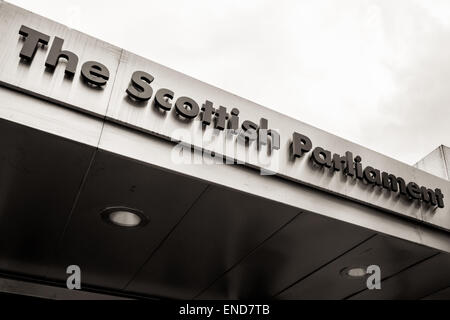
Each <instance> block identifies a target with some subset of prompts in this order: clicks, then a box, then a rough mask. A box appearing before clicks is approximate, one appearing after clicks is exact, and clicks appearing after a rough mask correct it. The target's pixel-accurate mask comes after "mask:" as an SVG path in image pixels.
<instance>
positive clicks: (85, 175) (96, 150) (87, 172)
mask: <svg viewBox="0 0 450 320" xmlns="http://www.w3.org/2000/svg"><path fill="white" fill-rule="evenodd" d="M97 152H98V149H97V148H94V150H93V152H92V156H91V159H90V161H89V165H88V167H87V169H86V172H85V173H84V175H83V179H82V180H81V183H80V187H79V188H78V191H77V194H76V196H75V198H74V200H73V204H72V207H71V209H70V212H69V216H68V217H67V220H66V223H65V224H64V228H63V230H62V232H61V234H60V236H59V237H58V240H57V242H56V246H55V248H54V250H55V251H54V252H53V255H52V257H53V258H55V259H56V260H57V259H58V256H59V251H60V249H61V247H62V241H63V239H64V236H65V235H66V232H67V229H68V228H69V224H70V221H71V220H72V216H73V214H74V212H75V208H76V207H77V205H78V201H79V200H80V197H81V193H82V191H83V189H84V186H85V185H86V182H87V178H88V176H89V173H90V172H91V169H92V166H93V165H94V161H95V157H96V156H97ZM48 272H49V268H48V267H47V270H46V272H45V278H48V277H49V273H48Z"/></svg>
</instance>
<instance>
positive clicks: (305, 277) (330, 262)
mask: <svg viewBox="0 0 450 320" xmlns="http://www.w3.org/2000/svg"><path fill="white" fill-rule="evenodd" d="M376 236H378V233H375V234H373V235H371V236H370V237H368V238H367V239H365V240H363V241H361V242H359V243H358V244H356V245H355V246H353V247H351V248H350V249H348V250H346V251H345V252H343V253H342V254H340V255H338V256H337V257H335V258H333V259H331V260H330V261H328V262H327V263H325V264H323V265H321V266H320V267H318V268H317V269H315V270H313V271H312V272H310V273H308V274H307V275H306V276H304V277H302V278H300V279H298V280H297V281H295V282H294V283H292V284H291V285H289V286H287V287H286V288H284V289H283V290H281V291H279V292H278V293H276V294H274V295H273V296H272V298H276V297H278V296H279V295H280V294H282V293H284V292H286V291H287V290H289V289H290V288H292V287H294V286H295V285H297V284H298V283H300V282H302V281H303V280H305V279H307V278H309V277H310V276H312V275H313V274H314V273H316V272H318V271H320V270H321V269H323V268H325V267H326V266H328V265H330V264H332V263H333V262H335V261H336V260H338V259H339V258H341V257H343V256H345V255H346V254H347V253H349V252H351V251H352V250H354V249H356V248H358V247H359V246H361V245H362V244H364V243H366V242H367V241H369V240H371V239H373V238H375V237H376Z"/></svg>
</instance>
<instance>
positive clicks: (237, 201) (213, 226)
mask: <svg viewBox="0 0 450 320" xmlns="http://www.w3.org/2000/svg"><path fill="white" fill-rule="evenodd" d="M297 214H298V209H294V208H291V207H287V206H284V205H281V204H279V203H275V202H272V201H269V200H265V199H262V198H258V197H254V196H251V195H248V194H244V193H241V192H238V191H233V190H229V189H225V188H221V187H210V189H209V190H208V191H207V192H206V193H205V194H204V195H203V197H202V198H201V199H200V200H199V201H198V202H197V204H196V205H195V206H194V207H193V208H192V210H191V212H190V213H189V215H188V216H187V217H186V219H185V220H183V221H182V223H181V224H180V225H179V226H178V228H177V229H176V230H175V232H174V233H173V234H172V235H171V237H170V238H169V239H167V241H166V242H165V243H164V245H163V246H162V247H161V249H160V250H159V251H157V252H156V254H155V255H154V256H153V257H152V258H151V259H150V260H149V261H148V263H147V264H146V265H145V267H144V268H143V269H142V271H141V272H140V273H139V274H138V275H137V277H136V278H135V279H134V281H133V282H132V283H131V284H130V285H129V286H128V287H127V289H128V290H130V291H132V292H138V293H146V294H151V295H158V296H165V297H172V298H180V299H188V298H193V297H194V296H195V295H197V294H198V293H199V292H200V291H201V290H202V289H203V288H205V287H206V286H207V285H208V284H210V283H211V282H213V281H214V280H215V279H217V278H218V277H219V276H220V275H221V274H223V273H224V272H225V271H226V270H228V269H229V268H230V267H232V266H233V265H234V264H236V263H237V262H238V261H240V260H241V259H242V258H244V257H245V256H246V255H247V254H248V253H249V252H251V251H252V250H253V249H254V248H256V247H257V246H258V245H259V244H260V243H261V242H263V241H264V240H265V239H267V238H268V237H270V236H271V234H273V233H274V232H275V231H276V230H278V229H279V228H281V227H282V226H283V225H284V224H286V223H287V222H288V221H290V220H291V219H293V218H294V217H295V216H296V215H297Z"/></svg>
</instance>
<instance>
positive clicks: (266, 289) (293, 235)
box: [199, 214, 373, 299]
mask: <svg viewBox="0 0 450 320" xmlns="http://www.w3.org/2000/svg"><path fill="white" fill-rule="evenodd" d="M372 235H373V233H372V232H370V231H366V230H365V229H361V228H358V227H355V226H352V225H350V224H346V223H342V222H339V221H337V220H333V219H329V218H325V217H323V216H319V215H315V214H302V215H300V216H298V217H297V218H296V219H295V220H294V221H293V222H292V223H290V224H289V225H287V226H286V227H285V228H283V229H282V230H281V231H280V232H278V233H277V234H276V235H275V236H274V237H273V238H271V239H270V240H269V241H267V242H266V243H265V244H264V245H263V246H261V247H260V248H258V249H257V250H255V252H253V253H252V254H251V255H250V256H249V257H247V258H246V259H245V260H243V261H242V262H241V263H240V264H239V265H238V266H236V268H234V269H233V270H231V271H230V272H228V273H227V274H226V275H225V276H224V277H223V278H221V279H220V280H219V281H217V282H216V283H215V284H214V285H212V286H211V287H210V288H209V289H208V290H206V291H205V292H204V293H203V294H201V295H200V296H199V298H201V299H220V298H227V299H248V298H255V297H259V298H270V297H272V296H273V295H275V294H277V293H278V292H280V291H281V290H283V289H284V288H286V287H288V286H289V285H291V284H292V283H294V282H295V281H297V280H298V279H301V278H302V277H304V276H306V275H307V274H309V273H311V272H313V271H314V270H316V269H317V268H319V267H320V266H322V265H323V264H325V263H327V262H329V261H330V260H331V259H333V258H335V257H336V256H338V255H339V254H342V253H343V252H345V251H346V250H348V249H349V248H350V247H352V246H355V245H356V244H358V243H360V242H361V241H364V240H365V239H367V238H368V237H370V236H372Z"/></svg>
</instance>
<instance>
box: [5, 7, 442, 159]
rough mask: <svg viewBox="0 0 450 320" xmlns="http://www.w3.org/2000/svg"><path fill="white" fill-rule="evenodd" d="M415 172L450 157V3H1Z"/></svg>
mask: <svg viewBox="0 0 450 320" xmlns="http://www.w3.org/2000/svg"><path fill="white" fill-rule="evenodd" d="M9 2H11V3H14V4H16V5H18V6H21V7H23V8H26V9H28V10H31V11H33V12H36V13H38V14H41V15H44V16H46V17H48V18H50V19H53V20H56V21H58V22H61V23H63V24H66V25H68V26H70V27H72V28H75V29H77V30H80V31H82V32H85V33H87V34H89V35H92V36H94V37H97V38H100V39H102V40H105V41H107V42H110V43H112V44H114V45H117V46H119V47H122V48H124V49H127V50H129V51H132V52H134V53H137V54H139V55H142V56H144V57H146V58H149V59H151V60H153V61H156V62H158V63H161V64H163V65H166V66H168V67H171V68H173V69H175V70H178V71H180V72H183V73H186V74H188V75H190V76H192V77H194V78H197V79H200V80H202V81H205V82H208V83H210V84H212V85H215V86H217V87H220V88H222V89H224V90H227V91H230V92H232V93H234V94H237V95H239V96H242V97H244V98H247V99H249V100H252V101H254V102H257V103H259V104H262V105H264V106H266V107H269V108H272V109H276V110H278V111H280V112H282V113H284V114H287V115H289V116H291V117H294V118H296V119H298V120H301V121H303V122H306V123H308V124H311V125H313V126H316V127H318V128H321V129H324V130H326V131H328V132H330V133H333V134H336V135H338V136H340V137H343V138H346V139H348V140H350V141H353V142H356V143H358V144H361V145H363V146H365V147H368V148H370V149H373V150H375V151H378V152H381V153H383V154H385V155H388V156H390V157H393V158H395V159H398V160H400V161H404V162H407V163H409V164H413V163H415V162H417V161H418V160H420V159H421V158H422V157H424V156H425V155H427V154H428V153H429V152H431V151H432V150H434V149H435V148H437V147H438V146H439V145H440V144H446V145H449V146H450V1H448V0H423V1H419V0H395V1H392V0H386V1H370V0H348V1H347V0H339V1H338V0H335V1H333V0H323V1H317V0H314V1H313V0H310V1H306V0H304V1H301V0H293V1H281V0H272V1H263V0H245V1H244V0H238V1H234V0H233V1H230V0H227V1H219V0H208V1H197V0H183V1H180V0H176V1H175V0H164V1H161V0H160V1H153V0H126V1H120V2H119V1H110V0H103V1H101V0H95V1H93V0H67V1H57V0H39V1H36V0H9Z"/></svg>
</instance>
